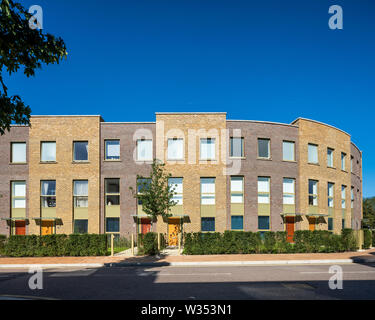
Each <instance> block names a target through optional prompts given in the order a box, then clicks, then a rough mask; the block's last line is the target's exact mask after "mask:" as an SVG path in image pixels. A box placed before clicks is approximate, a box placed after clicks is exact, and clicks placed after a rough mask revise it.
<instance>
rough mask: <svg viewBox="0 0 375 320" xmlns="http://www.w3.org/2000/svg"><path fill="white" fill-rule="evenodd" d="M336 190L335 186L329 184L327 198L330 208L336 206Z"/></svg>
mask: <svg viewBox="0 0 375 320" xmlns="http://www.w3.org/2000/svg"><path fill="white" fill-rule="evenodd" d="M334 188H335V185H334V184H333V183H331V182H328V190H327V196H328V208H333V206H334V200H333V199H334Z"/></svg>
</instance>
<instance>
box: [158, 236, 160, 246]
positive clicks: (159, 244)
mask: <svg viewBox="0 0 375 320" xmlns="http://www.w3.org/2000/svg"><path fill="white" fill-rule="evenodd" d="M158 250H160V232H158Z"/></svg>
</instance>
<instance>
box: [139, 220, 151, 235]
mask: <svg viewBox="0 0 375 320" xmlns="http://www.w3.org/2000/svg"><path fill="white" fill-rule="evenodd" d="M150 231H151V220H150V219H147V218H142V219H141V233H142V234H146V233H148V232H150Z"/></svg>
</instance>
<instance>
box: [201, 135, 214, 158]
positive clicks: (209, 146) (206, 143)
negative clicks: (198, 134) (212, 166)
mask: <svg viewBox="0 0 375 320" xmlns="http://www.w3.org/2000/svg"><path fill="white" fill-rule="evenodd" d="M215 141H216V140H215V139H214V138H203V139H201V142H200V159H201V160H215V158H216V147H215Z"/></svg>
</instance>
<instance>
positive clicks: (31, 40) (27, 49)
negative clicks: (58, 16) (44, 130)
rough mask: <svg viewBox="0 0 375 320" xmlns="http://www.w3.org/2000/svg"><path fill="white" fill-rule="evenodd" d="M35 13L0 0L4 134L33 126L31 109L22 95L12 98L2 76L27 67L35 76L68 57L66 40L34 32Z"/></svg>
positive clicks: (1, 130)
mask: <svg viewBox="0 0 375 320" xmlns="http://www.w3.org/2000/svg"><path fill="white" fill-rule="evenodd" d="M31 17H32V16H31V14H29V13H28V11H27V10H26V9H25V8H24V7H23V6H22V5H21V4H19V3H17V2H16V1H13V0H0V134H1V135H3V134H4V133H5V130H8V131H9V128H10V125H11V124H12V123H13V122H14V123H18V124H29V118H30V113H31V109H30V107H29V106H27V105H25V103H24V102H23V101H22V99H21V97H20V96H18V95H13V96H9V95H8V88H7V86H6V85H5V83H4V78H3V76H2V73H3V69H4V71H6V72H7V73H8V74H9V75H11V74H12V73H14V72H17V71H18V69H20V68H21V67H23V73H24V74H25V75H26V76H27V77H30V76H34V75H35V70H36V69H40V68H41V67H42V63H45V64H47V65H48V64H50V63H52V64H54V63H59V62H60V60H62V59H63V58H66V56H67V54H68V53H67V51H66V46H65V43H64V41H63V40H62V39H61V38H55V37H54V36H53V35H51V34H43V33H42V31H41V30H37V29H34V30H33V29H31V28H30V26H29V20H30V18H31Z"/></svg>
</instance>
